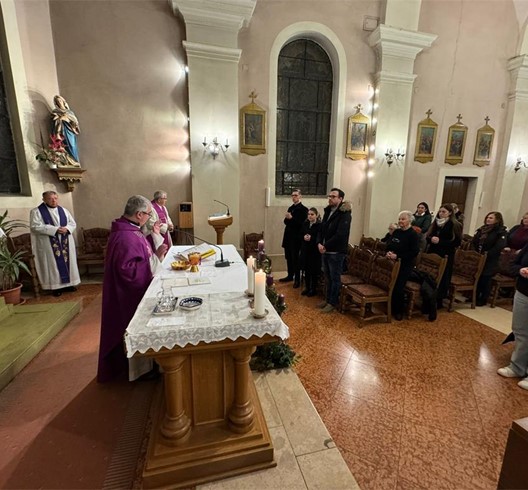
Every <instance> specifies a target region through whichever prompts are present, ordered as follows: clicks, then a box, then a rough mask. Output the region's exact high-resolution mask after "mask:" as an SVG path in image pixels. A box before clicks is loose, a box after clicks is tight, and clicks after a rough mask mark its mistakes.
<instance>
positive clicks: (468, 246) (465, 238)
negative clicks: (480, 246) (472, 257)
mask: <svg viewBox="0 0 528 490" xmlns="http://www.w3.org/2000/svg"><path fill="white" fill-rule="evenodd" d="M460 248H461V249H462V250H472V249H473V236H471V235H466V234H464V235H462V242H461V243H460Z"/></svg>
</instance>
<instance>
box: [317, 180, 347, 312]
mask: <svg viewBox="0 0 528 490" xmlns="http://www.w3.org/2000/svg"><path fill="white" fill-rule="evenodd" d="M344 198H345V193H344V192H343V191H342V190H341V189H337V188H333V189H331V190H330V194H328V206H327V207H326V208H325V209H324V216H323V221H322V223H321V227H320V230H319V235H318V237H317V246H318V248H319V252H320V253H321V254H322V255H323V270H324V274H325V279H326V300H325V301H323V302H322V303H320V304H319V308H322V309H323V313H330V312H332V311H334V310H335V308H336V306H337V304H338V302H339V293H340V291H341V274H342V273H343V263H344V262H345V257H346V254H347V249H348V236H349V234H350V224H351V223H352V207H351V205H350V203H349V202H346V201H343V199H344Z"/></svg>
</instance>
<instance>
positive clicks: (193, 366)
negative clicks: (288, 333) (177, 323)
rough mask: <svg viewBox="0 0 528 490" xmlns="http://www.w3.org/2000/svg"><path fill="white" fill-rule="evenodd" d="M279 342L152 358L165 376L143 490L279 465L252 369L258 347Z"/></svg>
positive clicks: (205, 347) (226, 344) (231, 344)
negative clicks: (250, 363) (254, 354)
mask: <svg viewBox="0 0 528 490" xmlns="http://www.w3.org/2000/svg"><path fill="white" fill-rule="evenodd" d="M275 340H276V339H275V338H274V337H270V336H266V337H264V338H262V339H261V338H256V337H255V338H253V337H252V338H251V339H249V340H245V339H240V340H237V341H230V340H226V341H222V342H216V343H213V344H205V343H200V344H198V345H197V346H188V347H185V348H179V347H176V348H174V349H172V350H171V351H167V350H165V351H161V352H159V353H152V354H149V355H152V356H153V357H154V358H155V359H156V361H157V362H158V363H159V364H160V365H161V366H162V368H163V371H164V373H165V374H164V376H165V378H164V393H163V394H162V393H161V392H160V396H159V397H158V398H159V399H158V400H157V403H158V405H157V409H156V416H155V418H154V420H153V427H152V432H151V436H150V441H149V447H148V452H147V461H146V464H145V468H144V471H143V488H161V487H170V488H180V487H188V486H193V485H197V484H200V483H205V482H208V481H212V480H218V479H221V478H227V477H230V476H234V475H239V474H242V473H248V472H251V471H256V470H260V469H263V468H269V467H272V466H275V465H276V463H275V461H274V460H273V446H272V443H271V438H270V434H269V432H268V427H267V425H266V421H265V419H264V416H263V414H262V408H261V406H260V402H259V399H258V395H257V392H256V389H255V386H254V383H253V378H252V376H251V372H250V370H249V359H250V357H251V354H252V353H253V351H254V350H255V346H256V345H259V344H263V343H266V342H273V341H275ZM163 395H164V396H163Z"/></svg>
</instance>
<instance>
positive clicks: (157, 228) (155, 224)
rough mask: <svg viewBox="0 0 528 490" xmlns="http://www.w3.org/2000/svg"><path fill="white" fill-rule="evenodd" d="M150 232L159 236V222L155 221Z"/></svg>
mask: <svg viewBox="0 0 528 490" xmlns="http://www.w3.org/2000/svg"><path fill="white" fill-rule="evenodd" d="M152 232H153V233H156V234H158V235H160V234H161V223H160V222H159V221H156V222H155V223H154V224H153V225H152Z"/></svg>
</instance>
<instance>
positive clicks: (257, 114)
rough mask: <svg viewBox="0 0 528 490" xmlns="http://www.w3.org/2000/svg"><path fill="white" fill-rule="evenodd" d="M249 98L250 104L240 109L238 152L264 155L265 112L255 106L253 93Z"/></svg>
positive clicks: (254, 94) (255, 95)
mask: <svg viewBox="0 0 528 490" xmlns="http://www.w3.org/2000/svg"><path fill="white" fill-rule="evenodd" d="M249 98H250V99H251V103H250V104H247V105H245V106H244V107H242V108H241V109H240V152H241V153H246V154H247V155H261V154H263V153H266V111H265V110H264V109H263V108H262V107H260V106H258V105H257V104H255V99H256V98H257V94H256V93H255V91H252V92H251V94H249Z"/></svg>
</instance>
